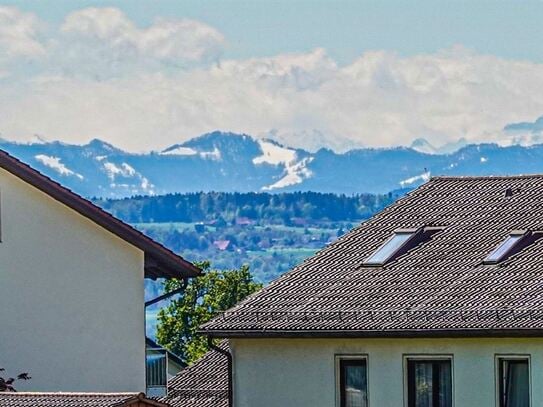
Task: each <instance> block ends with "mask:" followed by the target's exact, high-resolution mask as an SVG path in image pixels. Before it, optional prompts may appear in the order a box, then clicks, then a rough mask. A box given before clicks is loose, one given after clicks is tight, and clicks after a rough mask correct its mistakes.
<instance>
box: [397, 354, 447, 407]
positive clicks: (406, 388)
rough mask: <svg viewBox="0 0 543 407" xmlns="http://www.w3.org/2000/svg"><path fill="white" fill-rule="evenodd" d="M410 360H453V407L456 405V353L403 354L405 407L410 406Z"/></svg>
mask: <svg viewBox="0 0 543 407" xmlns="http://www.w3.org/2000/svg"><path fill="white" fill-rule="evenodd" d="M410 360H448V361H450V362H451V393H452V394H451V402H452V407H454V406H455V400H454V393H455V390H454V386H455V385H454V383H455V379H454V355H452V354H449V353H444V354H441V353H438V354H436V353H408V354H404V355H403V372H402V373H403V405H404V407H409V380H408V377H407V376H408V374H409V369H408V365H407V363H408V362H409V361H410Z"/></svg>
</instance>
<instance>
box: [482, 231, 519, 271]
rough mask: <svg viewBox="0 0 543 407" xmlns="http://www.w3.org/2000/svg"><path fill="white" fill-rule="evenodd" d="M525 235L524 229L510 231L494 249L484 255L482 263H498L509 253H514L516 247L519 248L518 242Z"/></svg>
mask: <svg viewBox="0 0 543 407" xmlns="http://www.w3.org/2000/svg"><path fill="white" fill-rule="evenodd" d="M526 236H527V233H526V232H525V231H515V232H512V233H511V234H509V236H507V238H506V239H505V240H504V241H503V242H502V243H500V245H499V246H498V247H496V248H495V249H494V251H493V252H492V253H490V254H489V255H488V256H487V257H486V259H485V260H484V263H487V264H494V263H499V262H500V261H501V260H505V259H506V258H507V257H509V256H510V255H511V254H514V253H516V252H517V251H518V250H516V249H518V248H519V243H520V242H521V241H522V240H524V238H525V237H526Z"/></svg>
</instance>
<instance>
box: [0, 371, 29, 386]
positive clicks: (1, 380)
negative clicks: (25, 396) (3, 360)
mask: <svg viewBox="0 0 543 407" xmlns="http://www.w3.org/2000/svg"><path fill="white" fill-rule="evenodd" d="M0 372H5V369H4V368H2V367H0ZM30 379H31V377H30V376H29V375H28V373H20V374H19V375H17V378H15V377H8V378H5V377H3V375H2V376H0V392H3V391H16V390H15V387H14V385H13V384H14V383H15V381H16V380H30Z"/></svg>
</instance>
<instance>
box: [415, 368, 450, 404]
mask: <svg viewBox="0 0 543 407" xmlns="http://www.w3.org/2000/svg"><path fill="white" fill-rule="evenodd" d="M407 373H408V378H407V383H408V389H407V391H408V399H409V407H451V406H452V376H451V362H450V361H449V360H409V361H408V372H407Z"/></svg>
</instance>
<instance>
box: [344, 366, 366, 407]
mask: <svg viewBox="0 0 543 407" xmlns="http://www.w3.org/2000/svg"><path fill="white" fill-rule="evenodd" d="M340 368H341V406H342V407H367V405H368V404H367V403H368V399H367V388H368V387H367V386H368V384H367V372H366V361H365V360H361V359H360V360H342V361H341V362H340Z"/></svg>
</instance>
